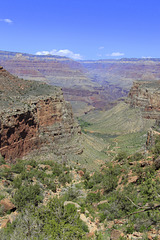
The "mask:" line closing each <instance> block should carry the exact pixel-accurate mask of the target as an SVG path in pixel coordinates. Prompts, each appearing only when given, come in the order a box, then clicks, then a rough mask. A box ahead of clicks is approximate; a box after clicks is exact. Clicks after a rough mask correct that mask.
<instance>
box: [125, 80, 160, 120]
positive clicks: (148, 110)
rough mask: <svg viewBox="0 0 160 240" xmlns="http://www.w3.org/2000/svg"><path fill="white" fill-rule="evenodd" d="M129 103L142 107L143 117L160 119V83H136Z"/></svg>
mask: <svg viewBox="0 0 160 240" xmlns="http://www.w3.org/2000/svg"><path fill="white" fill-rule="evenodd" d="M127 101H128V102H129V104H130V105H131V106H133V107H136V106H137V107H140V108H141V110H142V113H143V114H142V115H143V117H145V118H151V119H156V120H158V119H160V81H135V82H134V83H133V86H132V88H131V90H130V92H129V95H128V100H127Z"/></svg>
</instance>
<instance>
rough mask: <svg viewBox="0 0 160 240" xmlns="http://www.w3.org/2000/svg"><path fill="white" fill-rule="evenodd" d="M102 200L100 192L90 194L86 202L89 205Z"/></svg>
mask: <svg viewBox="0 0 160 240" xmlns="http://www.w3.org/2000/svg"><path fill="white" fill-rule="evenodd" d="M100 199H101V196H100V192H99V191H98V192H97V193H92V192H91V193H88V194H87V197H86V202H87V203H90V204H91V203H94V202H99V201H100Z"/></svg>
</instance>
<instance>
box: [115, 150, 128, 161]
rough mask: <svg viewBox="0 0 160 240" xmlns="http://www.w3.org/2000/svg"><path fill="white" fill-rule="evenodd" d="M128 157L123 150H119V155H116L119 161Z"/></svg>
mask: <svg viewBox="0 0 160 240" xmlns="http://www.w3.org/2000/svg"><path fill="white" fill-rule="evenodd" d="M126 158H127V153H126V152H123V151H121V152H119V153H118V154H117V157H116V159H115V160H118V162H120V161H122V160H125V159H126Z"/></svg>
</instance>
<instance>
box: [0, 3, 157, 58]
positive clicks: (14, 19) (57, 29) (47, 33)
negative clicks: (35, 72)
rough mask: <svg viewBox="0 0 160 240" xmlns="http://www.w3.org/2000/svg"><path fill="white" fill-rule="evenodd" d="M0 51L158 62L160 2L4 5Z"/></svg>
mask: <svg viewBox="0 0 160 240" xmlns="http://www.w3.org/2000/svg"><path fill="white" fill-rule="evenodd" d="M0 50H6V51H14V52H15V51H16V52H26V53H31V54H35V53H38V54H59V55H66V56H69V57H72V58H73V59H85V60H86V59H108V58H112V59H117V58H122V57H138V58H141V57H160V0H45V1H43V0H41V1H40V0H5V1H1V3H0Z"/></svg>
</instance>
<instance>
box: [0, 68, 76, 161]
mask: <svg viewBox="0 0 160 240" xmlns="http://www.w3.org/2000/svg"><path fill="white" fill-rule="evenodd" d="M2 70H3V69H2V68H1V71H0V78H1V72H2ZM3 72H4V70H3ZM5 74H6V77H5V78H4V74H3V82H5V79H6V88H7V86H8V85H11V84H12V85H13V86H12V85H11V86H12V90H13V93H14V91H16V90H15V89H14V87H15V86H14V83H15V81H13V80H15V78H13V79H12V78H11V77H10V76H11V75H10V74H9V73H8V72H7V71H5ZM7 81H8V83H7ZM16 81H17V82H18V83H19V82H24V84H27V83H25V82H27V81H24V80H22V79H18V78H16ZM31 83H32V82H31V81H29V84H31ZM33 86H34V85H33ZM0 87H1V88H0V89H2V86H0ZM26 87H27V86H26ZM30 87H31V85H30ZM45 87H46V88H47V90H48V94H44V93H45V91H46V90H45V91H44V88H45ZM15 88H16V87H15ZM36 89H37V91H38V94H37V92H34V95H33V93H32V91H27V92H26V89H25V92H21V94H19V95H16V97H17V98H15V96H14V95H15V94H13V97H12V95H10V97H9V96H7V95H6V93H5V90H4V89H3V97H4V96H5V99H8V98H10V100H8V101H9V107H7V108H5V107H2V108H1V111H0V113H1V114H0V153H1V155H2V156H3V157H4V158H5V159H7V160H10V161H13V160H14V159H15V158H17V157H22V156H24V155H26V154H27V153H29V152H31V151H32V150H35V149H41V148H42V147H43V146H48V147H50V148H51V149H52V151H53V152H55V153H56V154H64V148H63V151H61V146H63V144H64V143H65V144H66V143H68V142H69V141H71V139H72V138H73V137H74V136H78V134H80V128H79V126H78V124H76V123H75V122H74V118H73V113H72V108H71V106H70V104H69V103H68V102H66V101H65V100H64V98H63V94H62V91H61V90H60V89H59V88H56V89H55V88H54V87H53V88H52V87H50V88H49V89H48V86H47V85H46V86H45V85H44V84H40V85H39V84H38V85H37V88H36ZM42 90H43V91H42ZM34 91H36V90H34ZM31 93H32V94H31ZM16 94H18V93H17V92H16ZM30 94H31V95H30ZM37 95H39V96H37ZM24 99H25V100H24ZM24 101H25V103H24ZM6 102H7V100H6ZM6 102H5V106H6V105H7V104H6ZM1 103H2V105H3V103H4V102H3V101H1ZM7 103H8V102H7ZM70 150H71V149H69V148H68V151H70ZM66 151H67V149H66ZM76 151H77V149H76Z"/></svg>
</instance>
